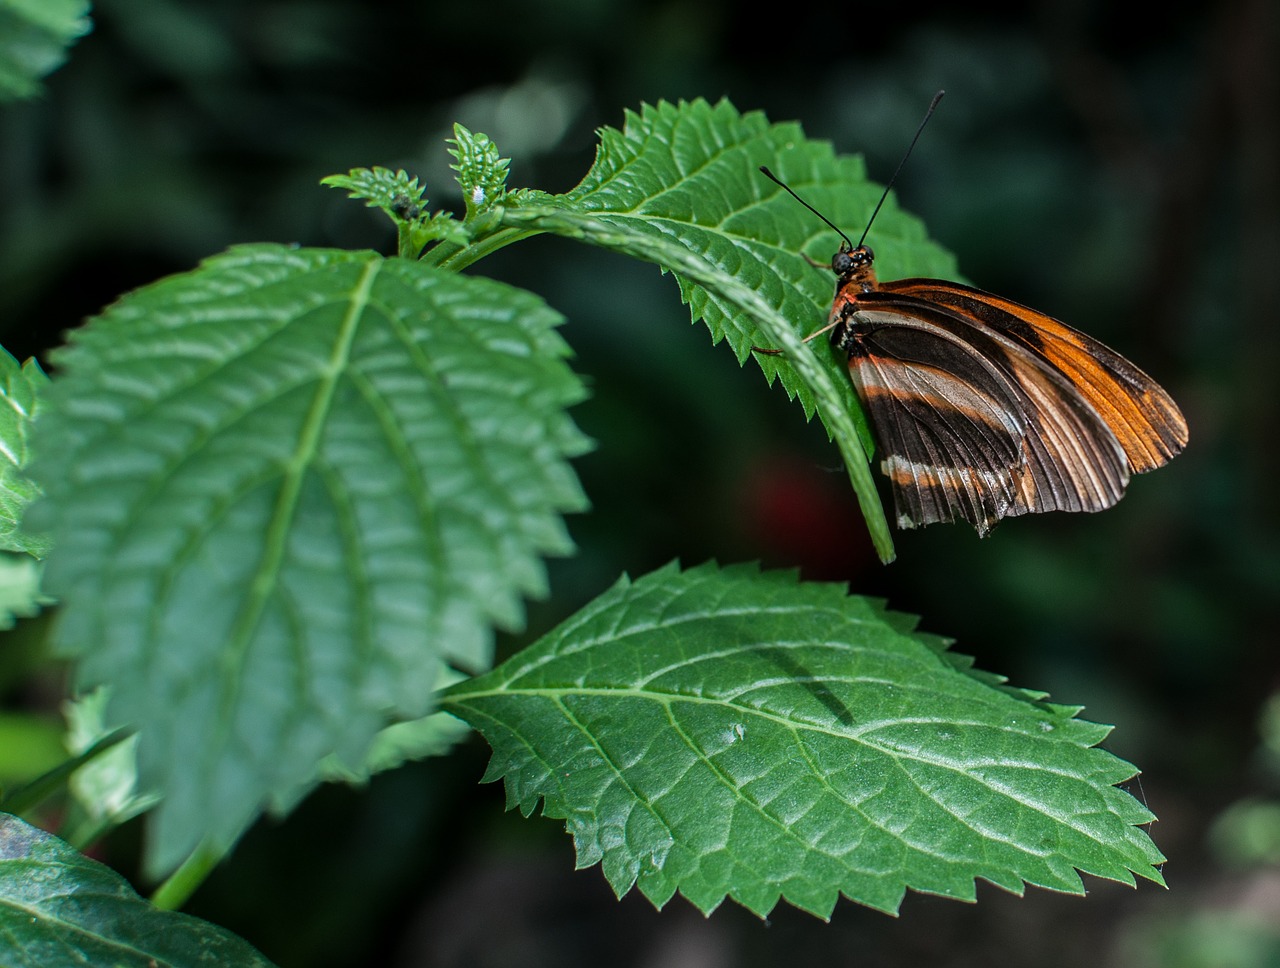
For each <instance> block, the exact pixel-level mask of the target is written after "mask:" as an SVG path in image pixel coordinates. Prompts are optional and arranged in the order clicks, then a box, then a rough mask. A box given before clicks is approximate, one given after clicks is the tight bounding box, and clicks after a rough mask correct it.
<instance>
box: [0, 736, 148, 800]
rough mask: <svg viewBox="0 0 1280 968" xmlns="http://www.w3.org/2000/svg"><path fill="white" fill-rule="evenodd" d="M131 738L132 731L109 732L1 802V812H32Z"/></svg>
mask: <svg viewBox="0 0 1280 968" xmlns="http://www.w3.org/2000/svg"><path fill="white" fill-rule="evenodd" d="M132 735H133V730H131V729H126V728H124V727H121V728H120V729H116V730H112V731H111V732H110V733H108V734H107V735H106V736H104V737H102V739H100V740H98V741H97V742H96V743H94V744H93V745H92V746H90V747H89V748H88V749H87V750H85V751H84V752H83V753H81V754H80V755H79V756H73V757H72V758H71V759H69V760H63V761H62V762H61V763H59V764H58V765H57V766H55V767H54V768H53V769H52V770H50V771H49V772H47V773H43V774H41V775H40V776H38V777H36V778H35V779H34V780H32V781H31V782H30V783H28V784H26V785H25V786H22V787H19V788H18V789H17V790H14V791H13V792H12V793H10V794H9V795H8V796H6V797H5V798H4V799H3V800H0V810H3V811H4V812H5V813H11V814H14V815H15V816H22V815H23V814H25V813H27V812H28V811H30V810H33V809H34V808H35V807H37V806H39V805H40V804H41V803H43V802H44V801H45V800H46V799H47V798H48V797H51V796H53V794H55V793H57V792H58V791H59V790H61V789H62V788H63V787H64V786H66V782H67V780H68V778H69V777H70V776H71V774H72V773H74V772H75V771H76V770H78V769H80V767H82V766H84V765H85V764H86V763H88V762H90V761H91V760H94V759H97V758H98V757H99V756H101V755H102V754H103V753H105V752H106V751H107V750H109V749H111V748H112V747H113V746H115V745H116V744H117V743H121V742H123V741H124V740H126V739H128V738H129V737H130V736H132Z"/></svg>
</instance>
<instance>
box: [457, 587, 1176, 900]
mask: <svg viewBox="0 0 1280 968" xmlns="http://www.w3.org/2000/svg"><path fill="white" fill-rule="evenodd" d="M914 624H915V620H914V619H913V618H910V617H909V616H905V615H900V614H896V613H893V612H889V611H886V610H885V609H884V607H883V605H882V604H880V603H879V602H876V601H874V600H869V599H865V598H857V597H849V596H847V595H846V593H845V591H844V589H843V588H842V587H839V586H834V585H817V584H805V585H800V584H797V583H796V582H795V580H794V577H793V576H792V575H790V574H786V573H765V574H760V573H759V572H757V571H756V570H755V569H754V568H748V567H736V568H727V569H724V570H719V569H717V568H716V567H713V566H709V565H708V566H703V567H699V568H695V569H691V570H689V571H685V572H681V571H679V570H678V569H677V568H675V567H674V566H670V567H667V568H665V569H662V570H661V571H658V572H656V573H654V574H652V575H649V576H647V577H645V578H642V579H640V580H639V581H637V582H635V583H630V582H628V581H626V580H624V581H622V582H620V583H619V584H618V585H617V586H615V587H614V588H613V589H612V590H610V591H609V592H606V593H605V594H604V595H602V596H601V597H600V598H598V599H597V600H596V601H594V602H593V603H591V604H590V605H588V606H587V607H586V608H584V609H583V610H582V611H581V612H579V613H578V614H577V615H575V616H574V617H573V618H571V619H569V620H568V621H567V622H565V623H564V624H563V625H562V626H560V627H559V628H557V629H555V630H554V631H552V632H551V633H550V634H548V635H547V636H545V637H544V638H543V639H541V640H540V641H538V642H537V643H535V644H534V645H533V646H531V647H530V648H528V649H526V650H525V651H523V652H521V653H520V654H518V655H516V656H515V657H513V658H512V659H511V660H509V661H507V662H505V663H503V664H502V665H501V666H499V667H498V668H496V669H494V670H493V671H492V672H490V673H488V674H486V675H483V676H480V677H478V678H476V679H473V680H471V681H470V682H467V683H463V684H460V685H457V686H454V687H452V688H451V689H450V690H448V691H447V692H446V693H445V694H444V699H443V701H442V706H443V708H444V709H446V710H448V711H449V712H452V713H454V714H455V715H457V716H459V717H461V718H463V719H465V720H467V721H468V722H469V723H471V724H472V725H473V726H475V727H476V729H478V730H480V732H481V733H483V734H484V736H485V738H486V739H487V740H488V741H489V743H490V744H491V745H492V747H493V751H494V752H493V759H492V761H491V763H490V766H489V770H488V772H487V773H486V776H485V779H486V780H496V779H498V778H499V777H502V778H504V779H505V781H506V788H507V800H508V805H509V806H512V805H513V806H518V807H519V808H520V809H521V811H522V812H524V813H525V814H528V813H530V812H532V810H533V809H534V808H535V806H536V805H537V801H538V800H539V799H542V800H543V801H544V805H543V813H544V814H546V815H547V816H550V817H556V818H562V819H564V820H566V821H567V827H568V829H569V830H570V831H571V832H572V834H573V838H574V842H575V845H576V847H577V854H578V866H580V867H585V866H588V865H590V864H595V863H601V864H602V865H603V869H604V874H605V876H606V877H607V878H608V880H609V883H610V884H611V885H612V886H613V888H614V890H615V891H616V892H617V893H618V895H619V896H621V895H622V894H624V893H626V892H627V891H628V890H629V889H630V888H631V887H632V886H633V885H637V886H638V887H639V888H640V890H641V891H642V892H643V893H644V895H645V896H646V897H648V898H649V899H650V900H651V901H653V902H654V903H655V904H656V905H658V906H661V905H662V904H664V903H665V902H666V901H667V900H668V899H670V898H671V897H672V895H673V894H674V893H675V892H676V891H679V892H680V893H681V894H683V895H684V896H685V897H687V898H688V899H689V900H690V901H692V902H693V904H695V905H696V906H697V907H698V908H699V909H701V910H702V911H704V912H708V911H711V910H712V909H714V908H715V907H716V906H717V905H718V904H719V903H720V902H721V901H722V900H723V899H724V898H725V897H726V896H728V897H731V898H733V899H734V900H736V901H738V902H739V903H740V904H742V905H744V906H746V907H747V908H749V909H750V910H752V911H754V912H755V913H757V914H760V915H764V914H766V913H767V912H768V911H770V910H771V909H772V908H773V907H774V905H775V904H776V903H777V901H778V900H779V898H782V899H785V900H787V901H788V902H790V903H791V904H793V905H796V906H798V907H800V908H803V909H804V910H806V911H810V912H812V913H814V914H816V915H819V916H820V917H827V916H828V915H830V913H831V911H832V909H833V907H834V906H835V903H836V900H837V898H838V896H839V895H840V894H843V895H845V896H846V897H849V898H852V899H853V900H855V901H858V902H860V903H862V904H866V905H869V906H871V907H873V908H876V909H878V910H881V911H887V912H892V911H896V910H897V908H898V905H899V903H900V902H901V900H902V897H903V893H904V891H905V890H906V889H907V888H911V889H912V890H916V891H924V892H928V893H933V894H939V895H943V896H946V897H952V898H959V899H963V900H972V899H973V898H974V879H975V878H983V879H985V880H988V881H990V882H992V883H993V884H997V885H999V886H1000V887H1003V888H1005V889H1007V890H1009V891H1013V892H1015V893H1021V892H1022V890H1023V889H1024V882H1025V883H1029V884H1035V885H1039V886H1042V887H1047V888H1052V889H1054V890H1059V891H1069V892H1073V893H1083V888H1082V886H1081V882H1080V878H1079V875H1078V874H1077V870H1079V871H1085V872H1088V873H1091V874H1095V875H1098V876H1100V877H1106V878H1111V879H1114V880H1118V881H1122V882H1125V883H1128V884H1133V883H1134V878H1133V874H1134V873H1137V874H1139V875H1141V876H1142V877H1145V878H1147V879H1149V880H1152V881H1155V882H1157V883H1163V881H1162V880H1161V875H1160V872H1159V871H1158V870H1157V869H1156V868H1155V866H1154V865H1156V864H1158V863H1160V862H1161V861H1162V860H1163V858H1162V857H1161V856H1160V854H1159V852H1158V851H1157V850H1156V848H1155V846H1154V845H1153V844H1152V843H1151V841H1150V839H1149V838H1148V837H1147V835H1146V833H1144V832H1143V831H1142V830H1141V829H1139V828H1138V827H1137V826H1135V825H1136V824H1142V823H1146V822H1148V821H1150V820H1152V819H1153V818H1152V816H1151V814H1150V813H1149V812H1148V811H1147V810H1146V809H1145V808H1144V807H1142V806H1141V805H1140V804H1138V803H1137V802H1136V801H1135V800H1133V798H1131V797H1130V796H1129V795H1128V794H1127V793H1124V792H1122V791H1120V790H1119V789H1117V788H1116V787H1115V786H1114V784H1116V783H1120V782H1122V781H1124V780H1126V779H1128V778H1129V777H1130V776H1132V775H1133V774H1134V773H1135V772H1136V771H1135V770H1134V768H1133V767H1131V766H1130V765H1128V764H1127V763H1124V762H1123V761H1121V760H1119V759H1117V758H1116V757H1114V756H1112V755H1111V754H1109V753H1106V752H1104V751H1102V750H1098V749H1094V748H1092V747H1094V745H1095V744H1097V743H1099V742H1100V741H1101V740H1102V739H1103V738H1104V737H1105V736H1106V735H1107V733H1108V731H1109V728H1108V727H1105V726H1098V725H1095V724H1092V723H1088V722H1084V721H1081V720H1077V719H1074V718H1073V717H1072V714H1071V713H1072V711H1071V710H1068V709H1066V708H1064V707H1060V706H1053V705H1050V704H1045V703H1038V702H1034V701H1031V700H1030V699H1029V698H1028V694H1026V693H1023V692H1021V691H1019V690H1010V689H1003V688H997V687H996V686H994V685H993V682H992V677H990V676H981V675H979V676H974V675H971V674H969V673H968V672H967V671H966V667H967V660H966V659H964V658H963V657H956V656H953V655H952V654H951V653H949V652H947V651H945V647H944V646H945V644H944V643H943V642H942V641H941V640H939V639H936V638H934V637H932V636H923V635H920V634H918V633H914V632H912V627H913V626H914Z"/></svg>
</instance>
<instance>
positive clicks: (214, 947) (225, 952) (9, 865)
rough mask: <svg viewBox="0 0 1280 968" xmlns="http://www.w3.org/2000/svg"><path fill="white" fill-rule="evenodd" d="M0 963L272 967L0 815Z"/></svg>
mask: <svg viewBox="0 0 1280 968" xmlns="http://www.w3.org/2000/svg"><path fill="white" fill-rule="evenodd" d="M0 964H3V965H5V966H6V968H51V966H58V965H110V966H113V968H157V966H159V965H166V966H172V968H185V966H191V968H196V966H204V965H218V966H220V968H250V966H269V965H270V964H271V962H269V961H267V959H266V958H264V957H262V955H260V954H259V953H258V952H257V951H255V950H254V949H253V948H252V947H251V946H250V945H249V944H248V943H247V942H245V941H243V940H241V939H240V938H237V937H236V936H235V935H233V934H231V933H230V932H228V931H224V930H223V929H222V928H219V927H217V926H215V925H212V924H209V923H208V922H207V921H201V920H200V919H199V918H193V917H191V916H190V915H187V914H176V913H173V912H169V911H158V910H156V909H155V908H154V907H152V906H151V905H150V904H148V903H147V902H146V901H144V900H143V899H142V898H140V897H139V896H138V895H137V894H136V893H134V891H133V889H132V888H131V887H130V886H129V884H128V883H127V882H126V881H125V879H124V878H123V877H121V876H120V875H119V874H117V873H115V872H114V871H113V870H111V869H110V868H108V867H105V866H103V865H102V864H99V863H98V862H97V861H94V860H90V859H89V858H87V857H85V856H83V855H82V854H79V853H77V852H76V851H74V850H72V849H71V848H70V847H69V846H67V845H66V844H65V843H63V842H62V841H61V840H59V839H58V838H57V837H54V836H52V835H50V834H47V833H45V832H44V831H42V830H38V829H36V828H35V827H31V826H28V825H27V824H25V823H23V822H22V821H21V820H19V819H17V818H16V817H11V816H9V815H7V814H0Z"/></svg>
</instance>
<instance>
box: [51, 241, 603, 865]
mask: <svg viewBox="0 0 1280 968" xmlns="http://www.w3.org/2000/svg"><path fill="white" fill-rule="evenodd" d="M560 321H561V320H560V317H559V316H557V315H556V314H555V313H554V312H552V311H551V310H550V309H548V308H547V307H546V305H545V304H543V303H542V302H541V301H540V300H538V299H537V298H536V297H533V296H531V295H529V294H527V293H523V292H521V291H519V290H514V289H511V288H509V287H506V286H502V285H499V284H497V283H493V282H490V281H488V280H484V279H477V278H468V277H461V276H458V275H457V274H454V273H449V272H442V271H439V270H436V269H433V268H431V267H430V266H426V265H423V264H421V263H417V262H411V261H407V260H403V259H383V258H381V257H379V256H377V255H375V254H373V253H368V252H365V253H360V252H342V251H330V250H310V249H290V248H286V247H282V246H274V245H256V246H244V247H238V248H235V249H232V250H230V251H229V252H227V253H224V254H223V255H220V256H217V257H215V258H212V259H210V260H208V261H206V262H205V263H204V264H202V265H201V267H200V268H199V269H197V270H195V271H193V272H190V273H187V274H184V275H180V276H175V277H172V278H169V279H166V280H163V281H161V282H159V283H157V284H155V285H152V286H149V287H147V288H145V289H141V290H138V291H137V292H135V293H132V294H131V295H129V296H126V297H125V298H124V299H122V300H120V301H119V302H118V303H116V304H115V305H114V306H112V307H110V308H109V309H108V310H107V311H106V312H105V313H104V314H103V315H102V316H101V317H99V318H97V319H96V320H94V321H93V322H91V323H90V324H89V325H88V326H86V327H84V328H82V329H80V330H78V331H76V332H75V333H73V334H72V337H71V341H70V347H69V348H68V349H65V350H63V351H62V352H60V354H59V355H58V357H57V362H58V364H59V366H60V369H61V371H62V372H61V376H60V378H59V379H58V380H57V381H56V382H55V384H54V385H53V387H52V388H51V390H50V392H49V394H48V409H47V411H46V412H45V413H44V414H43V415H42V417H41V420H40V421H39V423H38V425H37V438H36V441H35V443H36V452H37V454H38V459H37V461H36V465H35V467H34V468H33V471H34V473H35V476H36V478H37V480H38V481H40V482H41V483H42V485H43V486H44V487H45V491H46V495H47V497H46V499H45V500H44V501H43V502H41V503H40V504H37V505H36V506H35V507H34V508H33V510H32V513H34V514H40V515H41V516H42V517H43V518H44V519H46V520H47V521H48V524H49V526H50V529H51V531H52V532H53V534H54V536H55V538H56V539H57V542H58V547H57V553H56V554H55V555H53V556H52V557H51V558H50V561H49V569H48V572H47V576H46V581H47V587H48V588H49V589H50V591H51V592H53V593H54V594H56V595H57V596H58V597H59V598H60V599H61V600H62V602H63V608H62V612H61V616H60V622H59V624H58V626H57V630H56V643H57V645H58V647H59V648H60V650H61V651H62V652H63V653H65V654H68V655H72V656H78V657H82V659H83V661H82V663H81V666H80V669H79V674H80V680H81V683H82V684H83V685H84V686H85V687H86V688H88V687H91V686H93V685H97V684H99V683H109V684H111V685H112V687H113V691H112V696H111V704H110V708H109V712H108V715H107V721H108V723H109V724H111V725H116V724H130V725H136V726H138V727H139V728H140V733H141V740H140V743H139V772H140V782H141V785H142V787H143V788H144V789H148V790H151V789H154V790H157V791H159V792H160V793H161V794H162V795H163V796H164V800H163V802H162V804H161V805H160V808H159V810H158V811H157V812H156V814H155V815H154V818H153V819H154V821H155V823H154V824H153V826H152V828H151V830H150V836H151V839H150V842H149V862H150V867H151V869H152V870H154V871H164V870H168V869H169V868H171V867H172V866H173V865H175V864H176V863H178V862H179V861H181V860H182V858H183V857H184V856H185V855H186V853H187V852H189V851H190V850H191V849H192V848H193V847H194V846H195V845H196V843H197V841H199V840H200V839H201V837H202V835H204V834H206V833H207V834H208V835H209V836H210V839H211V841H212V843H213V845H214V847H215V849H216V848H217V847H218V846H225V845H227V844H228V843H229V842H231V841H232V840H233V839H234V838H235V837H236V836H237V835H238V833H239V831H240V830H241V829H242V827H243V826H244V825H245V824H246V823H247V822H249V821H250V820H251V819H252V817H253V816H254V815H255V813H256V812H257V810H258V809H259V808H260V806H261V804H262V803H263V802H264V801H265V800H267V799H270V798H275V797H287V796H288V794H289V793H290V792H291V791H294V790H296V788H297V787H298V785H299V784H300V783H304V782H308V781H309V780H310V779H311V778H312V777H313V775H314V771H315V768H316V764H317V762H318V761H319V760H320V759H321V758H323V757H324V756H326V755H329V754H331V753H333V754H336V755H338V756H339V757H340V758H341V759H342V760H343V761H344V762H347V763H360V762H361V761H362V760H363V759H364V756H365V754H366V752H367V750H368V747H369V744H370V742H371V740H372V738H373V736H374V734H375V733H376V732H377V730H379V729H380V728H382V727H383V726H385V725H386V723H387V722H388V721H390V720H391V719H393V718H395V719H411V718H416V717H419V716H423V715H426V714H427V713H429V712H430V711H431V707H430V696H431V694H432V691H433V689H434V686H435V683H436V676H437V672H438V669H439V666H440V663H441V662H442V661H448V662H451V663H454V664H456V665H460V666H462V667H465V668H471V669H483V668H486V667H487V665H488V664H489V662H490V661H491V648H492V642H491V639H492V635H491V625H495V624H496V625H498V626H501V627H504V628H517V627H519V626H520V625H521V623H522V622H523V616H524V611H523V605H522V601H521V597H522V596H530V595H531V596H538V595H542V594H544V593H545V588H546V578H545V573H544V569H543V566H542V563H541V556H542V555H545V554H561V553H566V552H567V551H569V550H570V547H571V545H570V542H569V539H568V537H567V535H566V532H565V529H564V525H563V522H562V520H561V517H560V515H561V513H562V512H566V511H571V510H577V509H580V508H582V507H583V506H584V503H585V502H584V499H583V497H582V494H581V491H580V488H579V486H578V483H577V480H576V478H575V476H574V474H573V472H572V470H571V469H570V468H569V466H568V464H567V463H566V462H565V458H566V457H567V456H570V455H573V454H576V453H579V452H581V451H582V450H583V449H584V447H585V440H584V438H583V437H582V436H581V434H580V433H579V432H578V431H577V429H576V428H575V427H574V425H573V424H572V422H571V421H570V420H569V418H568V417H567V415H566V414H565V413H564V408H565V407H566V406H568V405H570V404H572V403H574V402H576V401H578V400H579V399H581V398H582V396H583V389H582V386H581V384H580V383H579V381H578V380H577V378H576V377H575V376H574V375H573V374H572V373H571V372H570V370H569V369H568V368H567V367H566V366H565V364H564V361H563V357H564V356H565V355H566V354H567V349H566V347H565V346H564V344H563V342H562V341H561V340H560V338H559V337H558V336H557V335H556V334H555V332H554V327H555V326H557V325H558V324H559V323H560Z"/></svg>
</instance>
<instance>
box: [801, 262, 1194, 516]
mask: <svg viewBox="0 0 1280 968" xmlns="http://www.w3.org/2000/svg"><path fill="white" fill-rule="evenodd" d="M832 270H833V271H834V272H835V273H836V275H837V277H838V282H837V285H836V294H835V300H834V302H833V305H832V309H831V314H830V317H829V319H828V325H827V327H826V328H827V329H828V330H829V331H830V338H831V342H832V344H833V345H834V346H835V347H836V348H837V349H838V350H840V351H841V352H843V353H845V354H847V355H848V358H849V372H850V376H851V377H852V379H853V383H854V385H855V388H856V389H857V391H858V395H859V397H860V398H861V400H862V403H863V405H864V407H865V409H866V410H867V413H868V416H869V418H870V421H871V425H872V429H873V431H874V433H875V436H876V441H877V444H878V446H879V450H880V454H881V467H882V469H883V470H884V472H885V474H886V475H887V476H888V477H889V480H890V483H891V486H892V490H893V495H894V504H895V509H896V513H897V519H898V524H899V526H900V527H916V526H922V525H926V524H932V523H934V522H940V521H954V520H957V519H963V520H966V521H968V522H969V523H970V524H972V525H973V526H974V527H975V528H976V529H977V531H978V533H979V534H980V535H985V534H987V533H988V532H989V531H990V530H991V528H992V527H993V526H994V525H995V524H996V522H998V521H999V520H1000V519H1001V518H1005V517H1012V516H1015V515H1020V514H1028V513H1032V512H1040V511H1053V510H1062V511H1099V510H1102V509H1104V508H1108V507H1110V506H1111V505H1113V504H1115V503H1116V502H1117V501H1118V500H1120V498H1121V497H1122V496H1123V495H1124V491H1125V487H1126V486H1127V484H1128V481H1129V475H1130V474H1131V473H1135V472H1141V471H1147V470H1151V469H1153V468H1155V467H1159V466H1161V465H1162V464H1164V463H1166V462H1167V461H1168V460H1169V459H1170V458H1171V457H1173V456H1174V455H1175V454H1177V453H1178V452H1179V451H1181V450H1182V448H1183V447H1184V446H1185V445H1186V442H1187V426H1186V421H1185V420H1184V419H1183V417H1182V414H1181V412H1180V411H1179V410H1178V407H1177V405H1176V404H1175V403H1174V402H1173V400H1172V399H1171V398H1170V397H1169V395H1168V394H1167V393H1166V392H1165V391H1164V390H1163V389H1161V387H1160V386H1159V385H1158V384H1156V383H1155V381H1154V380H1152V379H1151V378H1150V377H1149V376H1147V375H1146V374H1145V373H1143V372H1142V371H1141V370H1139V369H1138V368H1137V367H1136V366H1134V365H1133V364H1132V363H1130V362H1129V361H1128V360H1126V359H1125V358H1124V357H1122V356H1120V354H1118V353H1116V352H1115V351H1114V350H1111V349H1109V348H1108V347H1106V346H1104V345H1103V344H1102V343H1100V342H1098V341H1097V340H1094V339H1092V338H1091V337H1089V336H1086V335H1085V334H1083V333H1081V332H1079V331H1077V330H1075V329H1072V328H1071V327H1069V326H1067V325H1066V324H1064V323H1061V322H1059V321H1058V320H1056V319H1053V318H1052V317H1049V316H1046V315H1044V314H1043V313H1039V312H1037V311H1035V310H1032V309H1029V308H1028V307H1026V306H1022V305H1020V304H1018V303H1015V302H1013V301H1011V300H1007V299H1003V298H1002V297H999V296H995V295H992V294H991V293H986V292H983V291H981V290H978V289H971V288H969V287H968V286H963V285H960V284H958V283H953V282H945V281H942V280H937V279H901V280H897V281H894V282H886V283H881V282H879V281H878V280H877V278H876V273H875V268H874V255H873V253H872V252H871V250H870V248H868V247H867V246H865V245H858V246H850V245H848V244H845V245H842V246H841V249H840V251H838V252H837V253H836V255H835V257H834V258H833V259H832Z"/></svg>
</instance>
